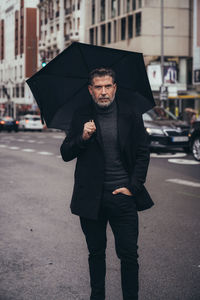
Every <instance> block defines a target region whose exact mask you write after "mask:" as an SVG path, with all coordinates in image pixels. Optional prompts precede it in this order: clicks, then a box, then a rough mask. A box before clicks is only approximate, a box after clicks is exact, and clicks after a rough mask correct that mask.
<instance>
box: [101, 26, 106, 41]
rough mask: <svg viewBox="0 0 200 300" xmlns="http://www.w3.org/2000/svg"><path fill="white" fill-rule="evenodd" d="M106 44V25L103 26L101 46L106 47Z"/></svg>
mask: <svg viewBox="0 0 200 300" xmlns="http://www.w3.org/2000/svg"><path fill="white" fill-rule="evenodd" d="M105 42H106V26H105V24H103V25H101V45H104V44H105Z"/></svg>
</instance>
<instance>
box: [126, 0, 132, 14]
mask: <svg viewBox="0 0 200 300" xmlns="http://www.w3.org/2000/svg"><path fill="white" fill-rule="evenodd" d="M126 1H127V2H126V11H127V12H129V11H130V9H131V0H126Z"/></svg>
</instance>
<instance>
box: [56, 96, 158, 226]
mask: <svg viewBox="0 0 200 300" xmlns="http://www.w3.org/2000/svg"><path fill="white" fill-rule="evenodd" d="M115 101H116V102H117V111H118V115H117V126H118V140H119V147H120V153H121V160H122V163H123V165H124V168H125V169H126V170H127V172H128V174H129V178H130V186H129V189H130V191H131V192H132V194H133V198H134V200H135V201H136V206H137V210H138V211H140V210H145V209H148V208H150V207H151V206H152V205H153V204H154V203H153V201H152V199H151V197H150V195H149V193H148V192H147V190H146V188H145V187H144V182H145V179H146V174H147V169H148V164H149V147H148V138H147V134H146V130H145V128H144V124H143V120H142V116H141V115H139V114H136V113H134V112H133V111H132V110H131V109H130V105H129V104H128V102H125V101H124V102H123V101H122V100H120V99H116V100H115ZM90 120H94V122H95V125H96V128H97V129H96V132H95V133H94V134H93V135H92V137H91V138H90V139H89V140H87V141H83V140H82V133H83V127H84V123H86V122H88V121H90ZM60 151H61V155H62V158H63V160H64V161H66V162H67V161H70V160H72V159H74V158H77V162H76V169H75V173H74V189H73V195H72V200H71V205H70V207H71V212H72V213H73V214H76V215H79V216H81V217H85V218H88V219H94V220H96V219H97V218H98V212H99V207H100V202H101V196H102V192H103V183H104V155H103V149H102V140H101V135H100V128H99V124H98V121H97V116H96V111H95V107H94V104H93V103H92V102H91V104H90V105H88V106H85V107H82V108H80V109H79V110H77V111H76V112H75V113H74V116H73V119H72V122H71V127H70V130H69V133H68V134H67V136H66V138H65V140H64V141H63V143H62V145H61V148H60Z"/></svg>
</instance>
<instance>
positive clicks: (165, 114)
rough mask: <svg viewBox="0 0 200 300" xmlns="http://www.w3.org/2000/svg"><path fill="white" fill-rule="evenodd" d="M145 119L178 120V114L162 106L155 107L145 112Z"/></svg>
mask: <svg viewBox="0 0 200 300" xmlns="http://www.w3.org/2000/svg"><path fill="white" fill-rule="evenodd" d="M143 120H144V121H155V120H177V118H176V116H175V115H173V114H172V113H171V112H169V111H167V110H165V109H163V108H162V107H154V108H153V109H151V110H149V111H148V112H146V113H145V114H143Z"/></svg>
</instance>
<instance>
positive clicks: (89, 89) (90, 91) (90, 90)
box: [88, 85, 92, 95]
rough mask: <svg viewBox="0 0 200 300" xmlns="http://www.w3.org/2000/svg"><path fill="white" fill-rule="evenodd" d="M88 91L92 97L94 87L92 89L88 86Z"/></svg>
mask: <svg viewBox="0 0 200 300" xmlns="http://www.w3.org/2000/svg"><path fill="white" fill-rule="evenodd" d="M88 91H89V93H90V95H92V87H91V85H88Z"/></svg>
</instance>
